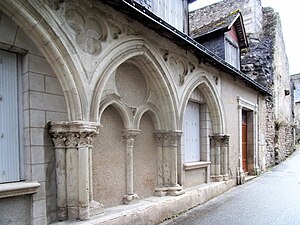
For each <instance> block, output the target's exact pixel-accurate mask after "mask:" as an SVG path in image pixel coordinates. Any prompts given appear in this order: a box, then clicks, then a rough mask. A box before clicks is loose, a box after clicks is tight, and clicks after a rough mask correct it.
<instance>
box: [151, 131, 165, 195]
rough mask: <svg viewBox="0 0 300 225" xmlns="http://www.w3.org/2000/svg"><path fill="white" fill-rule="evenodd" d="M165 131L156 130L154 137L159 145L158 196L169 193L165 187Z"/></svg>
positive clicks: (156, 189) (156, 193)
mask: <svg viewBox="0 0 300 225" xmlns="http://www.w3.org/2000/svg"><path fill="white" fill-rule="evenodd" d="M164 136H165V133H161V132H155V133H154V138H155V141H156V146H157V165H158V169H157V188H155V195H156V196H160V197H162V196H165V195H167V191H168V188H167V187H164V179H163V175H164V170H163V141H164Z"/></svg>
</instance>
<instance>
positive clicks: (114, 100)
mask: <svg viewBox="0 0 300 225" xmlns="http://www.w3.org/2000/svg"><path fill="white" fill-rule="evenodd" d="M109 106H113V107H114V108H115V109H116V110H117V111H118V112H119V114H120V116H121V117H122V120H123V123H124V128H125V129H128V128H130V127H132V122H131V121H132V119H131V117H132V115H131V112H129V111H128V109H127V107H126V106H125V105H124V103H123V102H121V101H120V100H119V98H118V96H116V95H111V96H109V97H108V98H106V99H105V100H104V101H102V103H101V105H100V108H99V121H100V120H101V116H102V114H103V112H104V110H105V109H106V108H107V107H109Z"/></svg>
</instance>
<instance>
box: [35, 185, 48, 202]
mask: <svg viewBox="0 0 300 225" xmlns="http://www.w3.org/2000/svg"><path fill="white" fill-rule="evenodd" d="M39 183H40V185H41V186H40V187H39V188H38V192H37V193H36V194H34V195H33V201H38V200H43V199H45V198H46V188H45V182H39Z"/></svg>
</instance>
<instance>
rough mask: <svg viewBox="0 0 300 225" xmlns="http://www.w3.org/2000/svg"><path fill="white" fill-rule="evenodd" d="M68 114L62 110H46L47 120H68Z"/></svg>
mask: <svg viewBox="0 0 300 225" xmlns="http://www.w3.org/2000/svg"><path fill="white" fill-rule="evenodd" d="M67 120H68V114H67V113H60V112H46V122H47V123H48V122H49V121H67Z"/></svg>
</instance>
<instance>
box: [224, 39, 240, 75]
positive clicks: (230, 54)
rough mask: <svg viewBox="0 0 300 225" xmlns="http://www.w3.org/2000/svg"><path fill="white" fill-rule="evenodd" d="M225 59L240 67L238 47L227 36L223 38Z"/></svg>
mask: <svg viewBox="0 0 300 225" xmlns="http://www.w3.org/2000/svg"><path fill="white" fill-rule="evenodd" d="M225 61H226V62H227V63H229V64H230V65H232V66H233V67H235V68H237V69H238V70H239V69H240V53H239V48H238V46H237V45H235V44H234V43H233V42H232V41H230V40H229V39H228V38H225Z"/></svg>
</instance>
